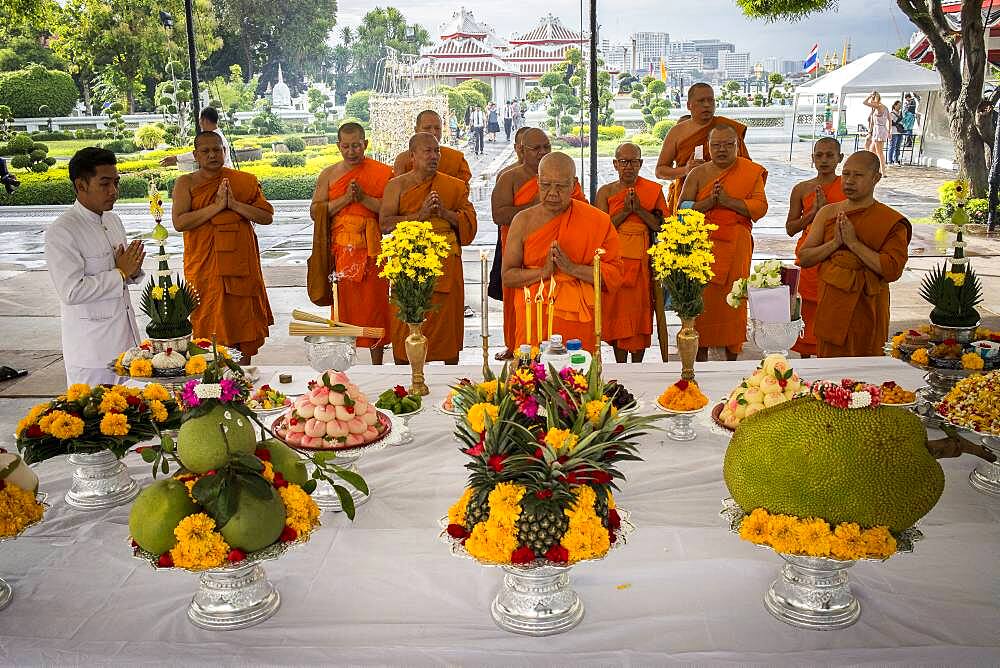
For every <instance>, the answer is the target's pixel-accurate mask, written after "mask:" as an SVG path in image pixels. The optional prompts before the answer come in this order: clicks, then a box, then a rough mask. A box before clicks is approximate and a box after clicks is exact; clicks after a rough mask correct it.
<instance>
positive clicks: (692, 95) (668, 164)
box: [656, 83, 750, 216]
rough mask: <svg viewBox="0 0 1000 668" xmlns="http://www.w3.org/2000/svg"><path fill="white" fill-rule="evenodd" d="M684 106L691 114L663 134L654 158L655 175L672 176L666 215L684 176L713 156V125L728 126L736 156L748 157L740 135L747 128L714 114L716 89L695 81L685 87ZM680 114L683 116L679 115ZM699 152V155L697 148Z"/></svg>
mask: <svg viewBox="0 0 1000 668" xmlns="http://www.w3.org/2000/svg"><path fill="white" fill-rule="evenodd" d="M687 108H688V111H690V112H691V115H690V118H689V119H688V120H686V121H680V122H678V123H677V125H675V126H674V127H672V128H670V132H668V133H667V136H666V137H664V138H663V147H662V148H661V149H660V158H659V160H657V162H656V178H658V179H673V181H672V183H671V184H670V190H669V191H668V193H667V210H666V211H665V213H666V215H668V216H670V215H673V213H674V211H676V210H677V204H678V203H679V202H680V194H681V188H682V187H683V185H684V178H685V177H686V176H687V175H688V174H689V173H690V172H691V170H692V169H694V168H695V167H697V166H698V165H701V164H703V163H705V162H706V161H708V160H711V159H712V149H711V146H709V140H708V135H709V133H710V132H711V131H712V128H716V127H723V126H725V127H730V128H733V130H735V131H736V136H737V139H738V140H739V143H740V145H739V153H738V154H739V156H740V157H743V158H749V157H750V154H749V153H748V152H747V147H746V144H745V143H744V141H743V139H744V137H745V136H746V133H747V128H746V126H745V125H743V124H742V123H737V122H736V121H734V120H730V119H728V118H724V117H723V116H716V115H715V91H713V90H712V87H711V86H709V85H708V84H707V83H696V84H694V85H693V86H691V88H689V89H688V96H687ZM682 118H683V117H682ZM699 148H700V149H701V155H698V149H699Z"/></svg>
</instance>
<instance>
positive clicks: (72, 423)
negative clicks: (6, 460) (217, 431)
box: [16, 383, 181, 464]
mask: <svg viewBox="0 0 1000 668" xmlns="http://www.w3.org/2000/svg"><path fill="white" fill-rule="evenodd" d="M180 415H181V412H180V409H179V407H178V404H177V401H176V399H175V398H174V396H173V395H172V394H170V393H169V392H168V391H167V390H166V389H165V388H164V387H163V386H162V385H158V384H156V383H151V384H149V385H147V386H146V387H144V388H137V387H126V386H124V385H113V386H110V387H109V386H105V385H98V386H96V387H90V386H89V385H83V384H77V385H70V387H69V388H68V389H67V390H66V393H65V394H62V395H60V396H58V397H56V398H55V399H53V400H52V401H48V402H45V403H42V404H38V405H37V406H35V407H33V408H32V409H31V410H30V411H28V414H27V415H26V416H25V417H24V418H22V419H21V421H20V422H19V423H18V425H17V431H16V436H17V447H18V450H20V451H21V454H22V455H23V457H24V461H25V462H26V463H28V464H35V463H37V462H40V461H44V460H46V459H49V458H51V457H56V456H58V455H64V454H69V453H74V452H96V451H100V450H110V451H111V452H112V453H114V455H115V456H116V457H118V458H121V457H122V456H124V455H125V453H126V452H128V450H129V449H130V448H131V447H132V446H134V445H135V444H136V443H139V442H141V441H144V440H148V439H150V438H153V437H154V436H156V435H157V434H158V433H159V432H160V431H161V430H164V429H174V428H176V427H177V426H178V425H179V424H180Z"/></svg>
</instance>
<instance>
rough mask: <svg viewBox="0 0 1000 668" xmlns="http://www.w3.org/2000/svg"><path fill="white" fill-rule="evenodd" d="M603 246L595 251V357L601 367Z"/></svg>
mask: <svg viewBox="0 0 1000 668" xmlns="http://www.w3.org/2000/svg"><path fill="white" fill-rule="evenodd" d="M603 254H604V249H603V248H598V249H597V250H596V251H595V252H594V335H595V336H594V338H595V340H596V343H595V344H594V359H596V360H598V368H600V359H601V255H603Z"/></svg>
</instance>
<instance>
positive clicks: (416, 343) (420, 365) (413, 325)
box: [404, 322, 430, 396]
mask: <svg viewBox="0 0 1000 668" xmlns="http://www.w3.org/2000/svg"><path fill="white" fill-rule="evenodd" d="M406 326H407V327H409V328H410V334H409V336H407V337H406V340H405V342H404V343H405V344H406V359H408V360H410V374H411V378H410V394H417V395H420V396H427V395H428V394H430V389H428V387H427V384H426V383H424V364H425V363H426V362H427V337H426V336H424V335H423V333H422V332H421V331H420V330H421V328H423V326H424V323H423V322H408V323H406Z"/></svg>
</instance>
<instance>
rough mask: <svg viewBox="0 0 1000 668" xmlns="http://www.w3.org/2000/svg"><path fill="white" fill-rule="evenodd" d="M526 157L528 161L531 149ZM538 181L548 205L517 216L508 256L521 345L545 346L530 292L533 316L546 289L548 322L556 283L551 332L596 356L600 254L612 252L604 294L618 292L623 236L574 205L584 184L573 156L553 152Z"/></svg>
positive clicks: (596, 212)
mask: <svg viewBox="0 0 1000 668" xmlns="http://www.w3.org/2000/svg"><path fill="white" fill-rule="evenodd" d="M525 156H526V158H525V159H526V160H527V151H526V152H525ZM511 173H512V174H513V173H514V172H511ZM537 180H538V188H539V192H540V193H541V198H540V202H539V203H538V204H535V205H534V206H532V207H530V208H528V209H525V210H524V211H521V212H520V213H518V214H517V215H515V216H514V219H513V221H512V222H511V225H510V233H509V234H508V236H507V247H506V250H505V251H504V258H503V283H504V287H506V288H511V289H513V290H515V292H516V293H517V294H520V295H521V300H520V302H519V303H520V306H521V308H517V309H515V311H514V313H515V321H516V323H517V329H516V332H515V341H517V342H519V343H528V342H531V343H535V344H537V343H539V337H538V334H537V331H538V323H537V322H532V329H533V330H535V331H534V332H529V331H528V327H527V324H528V323H527V316H526V314H525V309H524V290H525V289H528V291H529V294H530V296H531V306H532V312H533V313H535V305H534V297H535V296H536V295H537V294H538V291H539V289H543V290H544V297H545V305H544V307H543V319H544V320H545V322H546V323H547V322H548V311H549V308H550V307H549V305H548V298H549V296H550V294H549V291H550V290H551V286H552V283H553V282H554V283H555V303H554V306H552V307H551V308H553V309H554V312H553V324H552V332H551V333H552V334H561V335H562V336H563V339H564V340H568V339H580V340H581V341H582V342H583V347H584V348H586V349H587V350H589V351H590V352H595V351H594V347H595V343H596V337H595V332H594V288H593V283H594V270H593V261H594V253H595V252H596V251H597V249H598V248H603V249H604V255H603V257H602V261H601V278H602V282H601V288H602V290H603V291H606V292H607V293H609V294H610V293H612V292H614V291H615V290H616V289H617V288H618V286H619V285H620V284H621V259H620V253H619V249H618V232H616V231H615V227H614V225H612V224H611V218H609V217H608V214H606V213H604V212H603V211H601V210H600V209H597V208H595V207H592V206H590V205H589V204H587V203H586V202H581V201H579V200H575V199H573V190H574V188H575V187H577V186H578V184H577V183H576V165H575V164H574V163H573V159H572V158H570V157H569V156H568V155H566V154H565V153H550V154H549V155H546V156H545V157H544V158H542V160H541V161H540V162H539V164H538V179H537ZM540 285H541V288H540V287H539V286H540ZM547 330H548V327H547V325H543V327H542V335H543V336H545V335H546V334H548V333H549V332H548V331H547ZM597 352H599V351H597ZM595 354H596V353H595Z"/></svg>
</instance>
